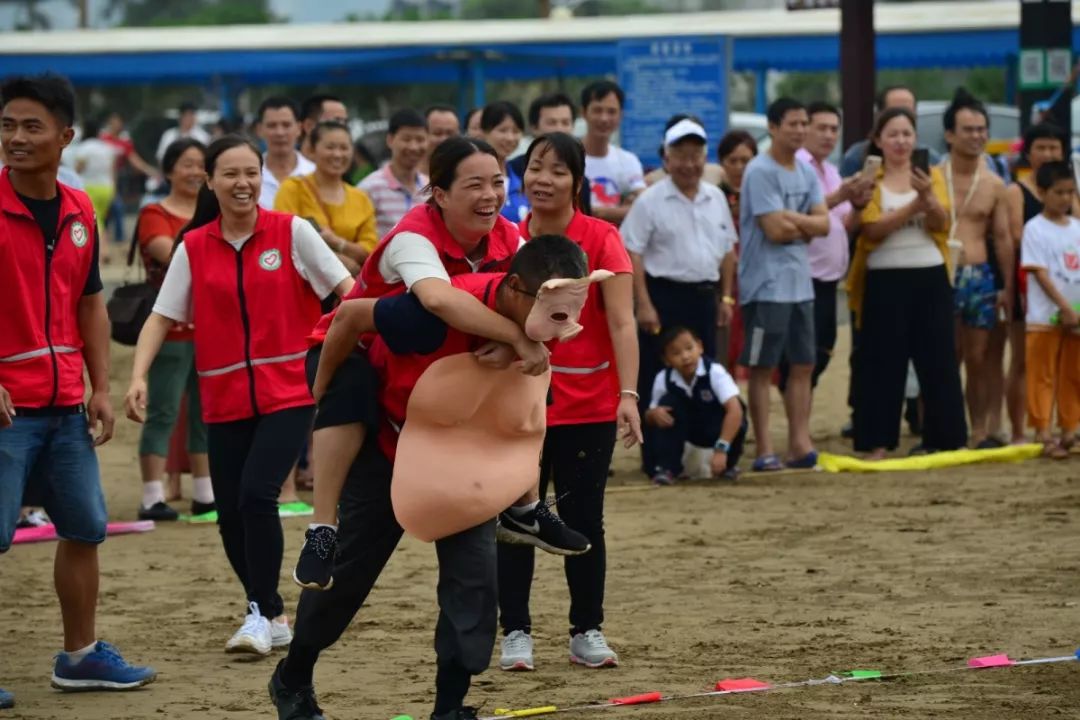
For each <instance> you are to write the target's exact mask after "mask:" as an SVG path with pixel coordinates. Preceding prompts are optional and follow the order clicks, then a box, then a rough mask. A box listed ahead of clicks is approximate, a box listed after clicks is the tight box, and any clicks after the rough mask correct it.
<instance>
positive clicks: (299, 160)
mask: <svg viewBox="0 0 1080 720" xmlns="http://www.w3.org/2000/svg"><path fill="white" fill-rule="evenodd" d="M313 172H315V163H313V162H311V161H310V160H308V159H307V158H306V157H304V155H303V153H300V152H297V153H296V166H295V167H294V168H293V170H292V172H291V173H289V177H297V176H298V175H310V174H311V173H313ZM279 189H281V183H280V182H278V179H277V178H276V177H274V173H272V172H270V169H269V168H268V167H266V156H265V155H264V156H263V169H262V190H260V191H259V207H263V208H266V209H267V210H273V209H274V199H275V198H277V192H278V190H279Z"/></svg>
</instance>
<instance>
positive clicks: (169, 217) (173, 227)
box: [137, 203, 195, 341]
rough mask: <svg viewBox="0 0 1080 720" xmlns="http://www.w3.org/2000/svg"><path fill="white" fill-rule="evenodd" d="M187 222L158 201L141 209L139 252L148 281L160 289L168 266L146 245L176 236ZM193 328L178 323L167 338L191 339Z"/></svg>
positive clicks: (193, 334)
mask: <svg viewBox="0 0 1080 720" xmlns="http://www.w3.org/2000/svg"><path fill="white" fill-rule="evenodd" d="M187 223H188V221H187V220H186V219H185V218H182V217H180V216H178V215H173V214H172V213H171V212H169V211H168V210H166V209H165V208H164V207H163V206H161V205H159V204H157V203H154V204H153V205H147V206H146V207H144V208H143V209H142V210H140V211H139V222H138V225H137V231H138V242H139V253H140V255H141V256H142V261H143V267H145V268H146V281H147V282H148V283H150V284H151V285H152V286H154V287H156V288H158V289H160V288H161V283H162V281H163V280H164V279H165V270H166V269H167V267H168V266H166V265H163V264H162V263H159V262H158V261H157V260H155V259H154V258H152V257H150V254H149V253H148V252H147V251H146V247H147V245H149V244H150V241H151V240H153V239H154V238H156V237H170V238H175V237H176V236H177V235H179V234H180V231H181V230H182V229H183V228H184V226H185V225H187ZM193 328H194V326H193V325H191V324H189V323H176V324H175V325H173V327H172V330H170V331H169V334H168V335H167V336H165V339H166V340H186V341H190V340H192V339H193V338H194V337H195V333H194V329H193Z"/></svg>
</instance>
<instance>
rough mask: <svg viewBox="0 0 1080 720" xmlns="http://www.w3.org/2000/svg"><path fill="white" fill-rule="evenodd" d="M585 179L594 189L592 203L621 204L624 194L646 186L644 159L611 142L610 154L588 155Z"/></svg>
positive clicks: (595, 204)
mask: <svg viewBox="0 0 1080 720" xmlns="http://www.w3.org/2000/svg"><path fill="white" fill-rule="evenodd" d="M585 178H586V179H587V180H588V181H589V188H590V190H592V206H593V207H594V208H596V207H618V206H619V205H620V204H622V199H623V197H624V196H626V195H629V194H630V193H635V192H638V191H639V190H644V189H645V171H644V170H643V169H642V167H641V160H639V159H638V156H637V155H635V154H634V153H632V152H630V151H629V150H623V149H622V148H620V147H615V146H614V145H611V146H609V147H608V153H607V155H604V156H603V157H600V156H597V155H586V156H585Z"/></svg>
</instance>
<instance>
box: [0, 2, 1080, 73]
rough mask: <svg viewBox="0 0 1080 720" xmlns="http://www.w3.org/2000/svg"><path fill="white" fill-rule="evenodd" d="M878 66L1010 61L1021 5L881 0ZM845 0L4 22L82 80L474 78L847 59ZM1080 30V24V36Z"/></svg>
mask: <svg viewBox="0 0 1080 720" xmlns="http://www.w3.org/2000/svg"><path fill="white" fill-rule="evenodd" d="M876 14H877V29H878V36H877V65H878V67H879V68H890V69H892V68H932V67H975V66H995V65H996V66H1004V65H1005V64H1007V63H1009V62H1010V61H1011V58H1012V57H1013V56H1015V55H1016V53H1017V52H1018V50H1019V33H1018V30H1017V24H1018V20H1019V6H1018V3H1016V2H1015V0H1011V1H1010V2H1005V3H993V2H952V3H916V4H911V5H881V6H879V7H878V8H877V11H876ZM838 27H839V16H838V14H837V13H836V11H830V10H821V11H806V12H798V13H787V12H784V11H782V10H781V11H753V12H728V13H701V14H693V15H686V14H684V15H658V16H636V17H624V18H590V19H574V20H569V21H563V22H558V21H554V20H532V21H483V22H470V23H466V22H440V23H434V22H432V23H377V24H376V23H368V24H337V25H330V26H310V25H309V26H302V25H292V26H290V25H275V26H258V27H239V28H220V27H219V28H145V29H144V28H140V29H120V30H97V31H74V32H55V33H7V34H3V35H0V69H2V71H3V73H5V74H7V73H32V72H41V71H43V70H52V71H55V72H59V73H63V74H65V75H67V76H68V77H70V78H71V79H72V81H73V82H75V83H76V84H85V85H89V84H93V85H117V84H137V83H148V82H155V83H202V82H209V81H212V80H214V79H220V78H228V79H229V80H230V81H234V82H236V83H238V84H248V85H254V84H260V83H278V82H294V83H314V82H325V81H332V82H341V83H352V82H355V83H358V84H378V83H408V82H431V83H461V84H464V83H469V82H472V81H473V80H474V79H475V78H476V77H477V73H478V72H479V73H480V74H481V76H482V77H483V78H485V79H488V80H509V79H529V78H540V77H553V76H595V75H604V74H613V73H615V72H616V70H617V68H616V59H617V43H618V41H619V40H621V39H626V38H640V39H645V38H650V37H671V36H689V35H695V36H698V37H717V36H730V37H732V38H733V42H734V45H733V48H734V52H733V55H734V57H733V69H734V70H736V71H762V70H769V69H772V70H782V71H815V70H817V71H822V70H824V71H827V70H836V69H838V67H839V57H840V52H839V37H838V33H837V30H838ZM1078 41H1080V36H1078V35H1077V34H1076V33H1074V39H1073V45H1074V47H1076V46H1077V45H1078Z"/></svg>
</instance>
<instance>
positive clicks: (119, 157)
mask: <svg viewBox="0 0 1080 720" xmlns="http://www.w3.org/2000/svg"><path fill="white" fill-rule="evenodd" d="M98 138H99V139H100V140H102V141H104V142H107V143H109V144H110V145H112V146H113V147H114V148H116V149H117V151H118V152H117V153H116V168H117V169H118V170H119V169H120V168H121V167H123V166H124V163H125V162H127V159H128V157H129V156H130V155H131V154H132V153H133V152H135V143H133V142H132V141H131V139H130V138H125V137H117V136H115V135H111V134H109V133H107V132H100V133H98Z"/></svg>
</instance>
